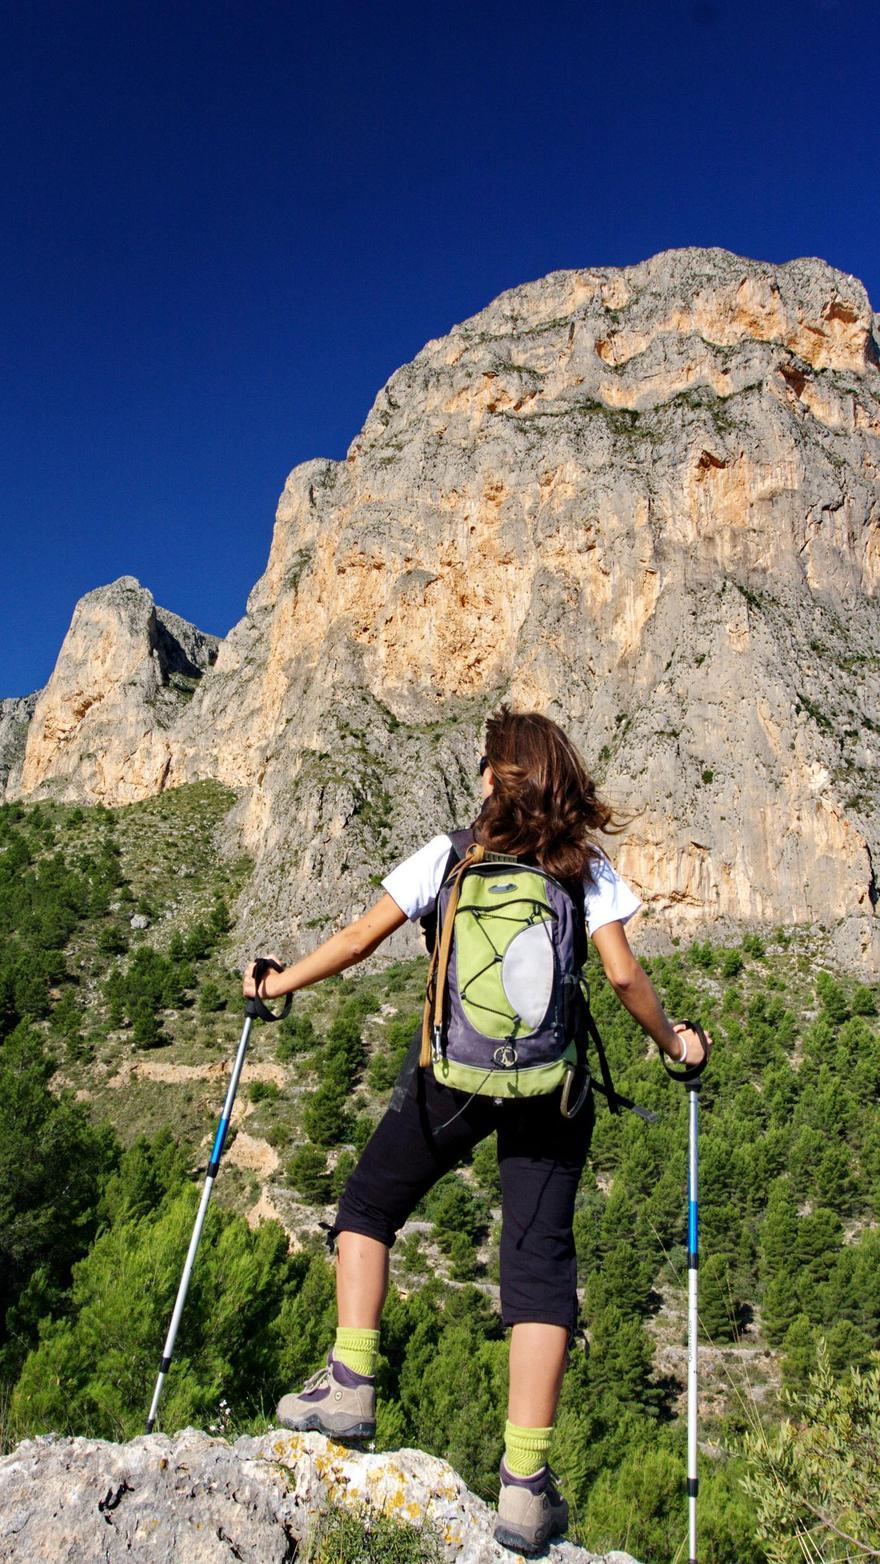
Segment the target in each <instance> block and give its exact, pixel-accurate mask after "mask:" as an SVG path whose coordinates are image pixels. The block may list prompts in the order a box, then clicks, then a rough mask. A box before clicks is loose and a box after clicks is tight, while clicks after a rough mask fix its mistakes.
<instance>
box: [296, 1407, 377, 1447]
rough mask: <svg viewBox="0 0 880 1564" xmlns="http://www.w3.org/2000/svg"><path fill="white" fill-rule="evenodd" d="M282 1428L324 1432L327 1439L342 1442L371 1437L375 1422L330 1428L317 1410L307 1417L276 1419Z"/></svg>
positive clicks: (303, 1431)
mask: <svg viewBox="0 0 880 1564" xmlns="http://www.w3.org/2000/svg"><path fill="white" fill-rule="evenodd" d="M278 1421H279V1423H280V1424H281V1426H282V1428H290V1429H292V1431H293V1432H294V1433H295V1434H324V1436H325V1438H327V1439H336V1440H337V1441H338V1442H340V1443H342V1442H344V1441H345V1440H346V1439H355V1440H361V1439H372V1438H374V1436H375V1433H376V1424H375V1423H367V1422H363V1423H351V1424H350V1425H349V1426H348V1428H331V1427H330V1425H329V1423H325V1422H324V1421H323V1419H322V1418H320V1417H319V1416H318V1414H317V1412H310V1413H309V1415H308V1417H299V1418H295V1419H294V1418H289V1417H280V1418H279V1419H278Z"/></svg>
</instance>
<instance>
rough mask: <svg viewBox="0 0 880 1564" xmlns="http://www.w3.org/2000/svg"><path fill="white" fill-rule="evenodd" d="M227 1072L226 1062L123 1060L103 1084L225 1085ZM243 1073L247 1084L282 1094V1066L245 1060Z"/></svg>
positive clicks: (220, 1060) (230, 1062)
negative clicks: (266, 1083)
mask: <svg viewBox="0 0 880 1564" xmlns="http://www.w3.org/2000/svg"><path fill="white" fill-rule="evenodd" d="M231 1071H232V1061H231V1060H228V1059H218V1060H216V1061H215V1062H214V1063H213V1064H172V1063H171V1061H170V1060H167V1061H166V1060H164V1059H127V1060H126V1062H125V1064H123V1065H121V1066H120V1068H119V1069H118V1070H117V1072H116V1074H115V1075H113V1076H111V1077H110V1079H109V1080H107V1081H104V1082H103V1084H104V1085H105V1086H112V1087H114V1088H118V1087H121V1086H127V1085H128V1083H129V1081H130V1080H132V1078H138V1079H140V1080H147V1081H162V1082H163V1083H164V1084H165V1085H166V1086H173V1085H176V1084H177V1083H179V1082H182V1081H226V1080H228V1079H229V1076H230V1074H231ZM246 1072H247V1079H248V1080H249V1081H271V1082H272V1083H273V1084H274V1085H275V1086H277V1087H279V1088H280V1089H281V1090H282V1091H283V1090H284V1088H285V1086H286V1085H287V1076H286V1074H285V1072H284V1068H283V1066H282V1065H280V1064H272V1063H271V1062H269V1061H268V1060H267V1061H264V1062H261V1061H257V1060H248V1063H247V1066H246Z"/></svg>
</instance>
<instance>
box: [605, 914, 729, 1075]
mask: <svg viewBox="0 0 880 1564" xmlns="http://www.w3.org/2000/svg"><path fill="white" fill-rule="evenodd" d="M593 944H594V945H595V947H596V949H597V950H598V952H599V956H600V958H601V961H602V965H603V967H604V968H605V976H606V977H607V979H608V981H609V983H610V984H611V987H612V988H613V989H614V992H615V994H616V995H617V997H618V999H619V1000H620V1002H621V1004H622V1005H624V1006H625V1007H626V1009H627V1010H628V1011H629V1013H630V1015H631V1016H635V1018H636V1020H637V1021H638V1023H639V1026H641V1027H642V1028H643V1029H644V1030H645V1031H646V1032H647V1034H648V1036H649V1037H653V1039H654V1041H655V1043H656V1044H657V1046H658V1048H661V1049H662V1050H663V1052H664V1053H665V1054H668V1055H669V1057H670V1058H671V1059H672V1060H674V1061H675V1062H676V1063H678V1062H679V1055H680V1053H681V1045H682V1042H683V1041H684V1042H686V1044H687V1053H686V1055H685V1058H684V1060H683V1061H681V1062H682V1063H685V1064H699V1062H700V1060H701V1059H702V1057H703V1045H702V1043H701V1042H700V1039H699V1037H698V1036H697V1034H696V1032H692V1031H690V1030H688V1029H687V1028H685V1027H682V1026H681V1024H679V1025H678V1026H675V1027H674V1026H673V1025H672V1023H671V1021H670V1020H669V1017H668V1016H667V1014H666V1011H665V1010H664V1009H663V1006H662V1005H661V1003H660V998H659V995H658V993H657V990H656V989H655V987H654V985H653V983H652V982H651V979H650V978H649V977H648V974H647V972H646V971H645V969H644V967H642V966H641V965H640V964H639V962H638V961H637V960H636V957H635V956H634V955H633V953H632V951H631V950H630V948H629V941H628V939H627V937H626V934H625V933H624V928H623V924H622V923H621V922H620V921H619V920H615V921H614V922H613V923H605V924H603V926H602V928H600V929H596V931H595V933H594V935H593ZM706 1044H707V1048H706V1052H707V1053H708V1051H709V1049H710V1048H711V1047H712V1039H711V1037H710V1036H709V1034H708V1032H707V1033H706Z"/></svg>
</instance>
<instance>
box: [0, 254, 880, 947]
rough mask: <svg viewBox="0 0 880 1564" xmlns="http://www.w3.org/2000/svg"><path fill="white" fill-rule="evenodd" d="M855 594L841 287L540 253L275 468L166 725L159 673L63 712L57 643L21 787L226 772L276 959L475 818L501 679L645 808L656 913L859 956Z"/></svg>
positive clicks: (853, 398) (86, 687) (879, 540)
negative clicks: (339, 427)
mask: <svg viewBox="0 0 880 1564" xmlns="http://www.w3.org/2000/svg"><path fill="white" fill-rule="evenodd" d="M878 590H880V348H878V338H877V320H876V317H875V316H874V314H873V312H872V309H871V305H870V303H869V300H868V298H867V295H866V293H865V290H864V288H863V286H862V285H861V283H860V282H859V281H858V280H857V279H856V278H854V277H850V276H846V275H845V274H844V273H842V272H839V271H836V270H835V269H834V268H833V267H831V266H828V265H827V264H826V263H825V262H824V261H821V260H817V259H813V258H806V259H800V260H793V261H789V262H787V263H785V264H784V265H779V266H776V265H772V264H769V263H767V262H761V261H753V260H748V259H745V258H743V257H741V256H736V255H732V254H731V253H730V252H728V251H726V250H720V249H683V250H670V251H667V252H665V253H663V254H661V255H656V256H654V257H653V258H652V259H650V260H647V261H644V262H642V263H640V264H639V265H636V266H627V267H621V268H611V267H602V268H595V269H589V270H587V269H584V270H577V271H566V272H555V273H553V274H551V275H550V276H549V277H545V278H543V279H542V280H541V281H538V282H533V283H528V284H526V285H524V286H523V287H519V288H514V289H512V290H511V291H510V292H508V293H505V294H502V295H501V297H500V298H498V299H496V300H494V302H493V303H491V304H490V305H488V307H487V308H486V309H484V310H482V311H481V312H480V313H479V314H478V315H475V316H474V317H473V318H472V319H470V320H467V321H465V322H463V323H462V324H461V325H458V326H456V327H454V328H453V330H451V331H450V332H449V333H448V335H447V336H445V337H442V338H440V339H438V340H436V341H432V342H429V343H427V344H426V346H425V347H424V348H423V349H422V351H421V352H420V353H419V354H417V356H416V357H415V359H414V360H413V361H412V363H411V364H407V365H405V366H404V367H403V368H402V369H400V370H398V371H397V372H396V373H395V374H394V375H392V377H391V379H390V380H389V381H388V383H387V385H386V386H385V387H384V388H383V389H382V391H381V392H380V393H379V395H378V397H377V399H376V401H375V404H374V406H373V408H372V410H371V411H370V414H369V416H368V418H367V420H366V423H365V424H364V427H363V429H362V431H361V432H360V434H359V435H358V436H357V438H356V439H355V440H354V442H353V443H352V445H351V447H350V449H349V452H348V454H347V456H346V458H345V460H344V461H310V462H306V463H304V464H303V465H302V466H300V467H297V468H296V469H295V470H294V472H292V473H291V475H290V477H289V478H288V480H287V483H286V485H285V489H284V493H283V494H282V496H281V500H280V503H279V507H278V513H277V521H276V526H275V533H274V537H273V540H272V548H271V553H270V556H269V561H268V566H267V569H266V572H265V574H264V575H263V576H262V578H261V579H260V581H258V582H257V584H256V586H255V587H254V589H253V591H252V593H251V595H250V598H249V600H248V608H247V614H246V616H245V618H244V619H243V620H242V621H241V622H240V623H239V624H238V625H236V626H235V627H234V629H233V630H232V631H231V632H230V634H229V635H228V636H227V637H226V638H225V640H224V641H223V642H222V644H221V646H220V649H219V654H218V656H217V660H216V663H215V665H214V666H213V667H211V668H210V669H209V671H208V672H207V673H206V674H205V676H204V678H202V679H201V681H200V683H199V685H198V688H197V689H196V691H195V694H194V696H193V699H192V701H191V702H190V703H189V706H188V708H187V709H180V710H179V711H178V712H177V714H176V715H175V716H174V717H173V720H170V721H169V722H168V723H165V722H164V721H158V720H153V712H154V710H156V702H155V699H154V697H153V695H149V696H148V698H147V700H146V704H144V702H142V707H143V710H144V712H145V713H146V715H145V716H143V717H142V718H140V719H138V720H137V721H135V720H134V719H133V718H131V719H130V718H129V713H130V712H131V710H132V699H133V691H132V689H131V688H129V689H128V690H127V692H126V695H125V701H124V703H123V705H122V706H121V707H120V708H119V709H120V710H121V711H123V713H124V714H125V720H124V721H123V722H121V723H116V722H115V721H114V724H110V725H108V724H107V723H106V722H104V721H103V720H102V719H101V718H100V717H96V716H94V715H93V711H92V709H91V707H89V709H88V710H85V708H84V707H83V708H82V710H81V709H80V708H81V706H82V702H85V701H86V700H89V699H91V695H90V691H91V689H92V688H93V686H95V685H97V688H98V690H99V691H101V690H102V689H103V684H102V679H103V674H101V675H100V677H98V679H97V681H96V680H95V679H94V678H93V677H92V672H91V670H92V669H93V668H94V667H99V668H100V642H99V640H98V639H96V638H95V636H94V635H92V636H91V639H90V640H89V639H84V638H82V637H80V640H79V641H78V642H77V643H76V645H77V647H81V650H77V651H76V656H77V658H78V659H79V662H80V663H81V664H82V665H83V667H84V669H85V674H86V677H85V678H84V680H83V681H82V682H80V680H79V675H78V674H77V676H76V677H75V678H74V677H72V676H68V675H66V676H65V678H64V679H62V664H64V663H67V664H71V665H72V662H73V654H74V650H75V648H74V647H73V646H71V647H69V648H68V647H67V643H65V651H64V652H63V653H62V657H61V658H60V659H59V670H57V679H56V676H53V685H54V684H55V683H56V682H57V684H58V688H59V691H60V690H62V689H64V690H68V691H70V690H73V689H74V688H76V689H78V690H79V689H81V700H80V702H79V704H78V703H77V700H74V699H73V698H72V697H71V696H70V695H69V694H66V695H65V696H64V698H63V699H62V700H58V699H56V695H55V693H54V691H53V685H50V687H49V689H48V690H47V691H45V692H44V694H43V696H42V697H41V699H40V702H39V704H38V707H37V711H36V712H35V714H34V718H33V722H32V724H31V734H30V737H29V739H28V745H27V753H26V755H25V760H24V765H23V768H22V773H21V780H20V784H19V787H18V791H19V793H20V794H21V795H23V796H33V795H34V794H35V793H38V792H39V790H40V789H41V788H50V787H53V788H57V786H58V785H59V779H65V783H64V785H65V786H67V787H69V792H70V796H73V794H74V793H79V794H80V796H85V797H92V798H101V799H102V800H103V801H105V802H113V801H123V800H128V799H131V798H134V797H139V796H140V797H142V796H143V795H144V794H145V793H148V792H150V791H153V790H155V789H157V788H159V787H161V786H176V785H178V784H180V783H183V782H189V781H195V780H199V779H202V778H205V777H215V778H217V779H218V780H219V781H222V782H225V783H226V784H228V785H229V786H231V787H233V788H235V789H236V790H237V791H238V792H239V794H240V803H239V805H238V808H237V811H236V814H235V819H234V821H233V822H232V824H233V825H234V826H235V828H236V829H240V830H241V832H242V833H243V836H244V839H245V844H246V846H247V847H249V848H250V849H251V850H252V851H253V852H254V854H255V856H256V858H257V869H256V874H255V877H254V880H253V882H252V885H251V887H250V890H249V892H248V899H247V902H246V905H245V906H244V907H243V908H242V909H241V910H242V911H243V912H244V914H245V924H246V927H247V929H248V934H249V937H250V939H251V940H252V941H253V942H254V944H255V945H256V944H262V943H264V942H265V943H266V944H267V945H268V946H270V947H274V946H276V945H277V946H280V947H281V949H282V950H283V952H284V953H285V954H292V953H293V951H294V949H295V948H296V945H297V943H299V944H304V943H307V942H311V941H312V940H313V939H314V933H313V931H314V930H315V929H316V928H318V927H319V926H321V925H323V926H325V927H326V926H327V925H329V924H331V923H332V922H333V921H334V920H336V919H339V918H342V917H349V916H351V915H352V914H353V913H355V912H357V911H360V910H362V909H363V907H364V906H365V905H366V903H367V902H368V901H369V899H370V897H371V895H372V890H371V884H372V885H375V883H376V876H377V875H378V874H380V873H381V872H382V871H383V870H384V869H385V868H386V867H388V866H389V865H390V864H391V863H392V862H394V861H395V860H396V859H398V858H400V857H402V856H403V855H404V854H405V853H407V852H409V851H411V850H412V849H414V848H415V847H416V846H417V845H419V844H420V843H421V842H422V841H424V839H425V837H426V836H428V835H431V834H433V833H434V831H436V830H440V829H444V828H447V827H448V826H449V825H450V823H452V822H454V821H457V822H458V823H461V822H462V821H464V820H466V819H468V818H470V817H471V816H472V813H473V811H474V804H475V799H476V796H477V794H476V777H475V769H476V761H477V758H478V756H479V754H480V748H481V730H482V726H483V722H484V719H485V717H486V714H487V712H488V711H489V710H490V709H491V708H492V706H493V705H494V704H495V703H496V702H497V701H498V700H499V699H503V698H510V699H512V700H513V701H514V702H516V703H518V704H520V705H527V706H537V707H538V708H540V709H542V710H544V711H546V712H547V713H548V714H550V715H551V716H554V717H556V718H558V719H559V720H561V721H562V722H563V723H564V724H565V725H566V726H567V727H568V728H569V730H570V731H571V732H572V734H573V736H574V737H575V739H576V740H577V741H578V742H579V743H580V745H581V746H582V748H583V749H584V752H585V754H586V756H587V759H588V761H589V763H590V765H591V767H592V768H593V769H594V771H595V773H596V775H597V778H598V779H599V781H600V782H601V784H602V786H603V790H604V792H605V793H606V795H607V796H608V797H609V798H610V799H611V800H612V801H616V802H617V803H618V804H620V805H621V806H623V807H624V808H627V809H629V810H632V811H634V812H635V819H634V820H633V823H632V826H631V829H630V831H629V833H628V835H627V837H626V838H625V840H623V841H621V842H620V844H619V845H618V846H617V847H616V851H615V852H614V856H615V859H616V861H617V863H618V866H619V868H620V869H621V870H622V872H623V873H624V874H625V875H626V876H627V878H628V879H629V880H630V881H631V882H632V883H633V884H634V885H635V886H636V887H637V889H638V890H639V892H640V893H641V895H642V898H643V901H644V903H645V913H644V914H643V915H642V916H643V921H644V920H653V922H652V923H650V922H649V923H648V924H647V926H653V927H655V928H661V929H662V930H663V931H664V933H665V935H666V937H668V936H669V935H670V934H673V935H674V934H681V933H682V932H688V931H693V930H695V928H696V927H697V926H703V927H705V926H706V925H707V924H710V923H715V924H718V925H721V928H722V929H723V928H724V926H725V925H727V926H728V927H729V926H730V925H742V924H743V923H751V924H755V925H760V924H762V923H764V924H766V923H770V924H775V923H788V924H790V923H811V924H819V925H824V932H823V936H822V943H823V948H824V949H825V950H826V951H827V952H828V953H829V955H834V956H836V957H837V958H838V959H840V960H843V961H845V962H848V963H851V964H862V963H864V964H866V965H868V966H869V967H874V968H878V967H880V916H878V904H880V883H878V879H877V873H876V868H877V865H878V863H880V766H878V760H880V616H878V613H877V596H878ZM92 596H96V594H92ZM89 601H90V600H89V599H85V600H84V602H85V603H88V602H89ZM81 608H82V605H81ZM79 613H80V610H78V614H79ZM90 634H91V632H90ZM71 635H72V636H73V631H71ZM121 645H122V647H123V650H124V649H125V648H126V647H127V646H128V638H127V636H125V635H123V636H122V638H121ZM86 663H88V664H89V666H88V668H86V666H85V665H86ZM90 680H91V683H90V682H89V681H90ZM114 699H115V697H114ZM151 702H152V705H151ZM113 709H114V706H113V702H112V701H111V702H109V703H108V702H107V701H106V700H105V702H104V710H105V711H106V712H108V713H109V712H111V711H112V710H113Z"/></svg>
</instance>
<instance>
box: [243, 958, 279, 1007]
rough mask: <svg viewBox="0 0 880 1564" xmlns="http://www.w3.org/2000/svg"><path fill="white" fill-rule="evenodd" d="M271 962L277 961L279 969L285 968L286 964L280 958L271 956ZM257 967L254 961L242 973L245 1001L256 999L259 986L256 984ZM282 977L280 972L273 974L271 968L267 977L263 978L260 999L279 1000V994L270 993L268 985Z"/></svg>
mask: <svg viewBox="0 0 880 1564" xmlns="http://www.w3.org/2000/svg"><path fill="white" fill-rule="evenodd" d="M269 960H270V961H277V962H278V965H279V967H283V966H284V962H283V961H282V960H281V957H280V956H270V957H269ZM255 966H256V962H255V961H252V962H251V964H250V966H249V967H245V969H244V972H243V973H242V983H241V991H242V993H243V994H244V997H245V999H254V998H255V997H256V992H257V985H256V983H255V982H254V967H255ZM280 976H281V973H280V972H273V971H272V969H271V968H270V969H269V971H268V972H267V973H266V974H265V976H264V977H263V980H262V982H261V984H260V998H261V999H277V998H278V995H277V994H274V993H270V991H269V989H268V987H267V984H268V983H270V982H271V980H272V978H276V977H280Z"/></svg>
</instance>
